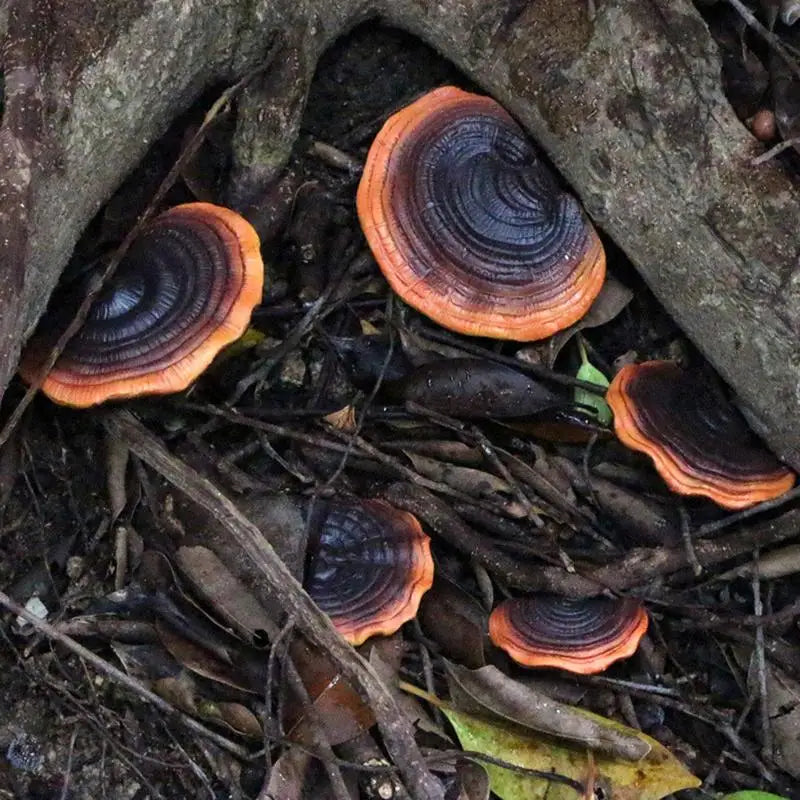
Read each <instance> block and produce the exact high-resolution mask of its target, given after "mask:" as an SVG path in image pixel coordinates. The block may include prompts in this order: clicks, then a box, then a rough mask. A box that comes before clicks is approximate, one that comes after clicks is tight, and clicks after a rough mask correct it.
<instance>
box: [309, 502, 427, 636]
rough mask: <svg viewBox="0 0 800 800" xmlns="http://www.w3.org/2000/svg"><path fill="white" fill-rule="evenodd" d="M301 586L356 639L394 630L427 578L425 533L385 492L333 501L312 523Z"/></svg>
mask: <svg viewBox="0 0 800 800" xmlns="http://www.w3.org/2000/svg"><path fill="white" fill-rule="evenodd" d="M311 527H312V534H311V539H310V542H309V561H308V568H307V570H306V576H305V587H306V591H307V592H308V593H309V595H311V597H312V598H313V599H314V602H315V603H316V604H317V605H318V606H319V607H320V608H321V609H322V610H323V611H324V612H325V613H326V614H327V615H328V616H329V617H330V618H331V621H332V622H333V624H334V626H335V627H336V629H337V630H338V631H339V633H341V634H342V636H344V638H345V639H347V641H348V642H350V643H351V644H354V645H358V644H361V643H362V642H365V641H366V640H367V639H369V638H370V636H375V635H378V634H380V635H384V636H388V635H389V634H392V633H394V632H395V631H396V630H397V629H398V628H400V626H401V625H403V623H405V622H408V621H409V620H411V619H413V618H414V617H415V616H416V614H417V608H418V607H419V602H420V599H421V598H422V595H423V594H425V592H427V591H428V589H430V587H431V584H432V583H433V557H432V556H431V547H430V539H429V538H428V537H427V536H426V535H425V534H424V533H423V531H422V526H421V525H420V524H419V521H418V520H417V518H416V517H414V516H413V515H412V514H409V513H408V512H407V511H401V510H400V509H398V508H395V507H394V506H392V505H390V504H389V503H387V502H386V501H385V500H360V501H351V502H340V503H332V504H330V505H329V506H327V507H326V508H325V509H324V511H323V512H322V514H321V516H320V517H319V518H318V519H316V520H315V521H314V523H313V524H312V526H311Z"/></svg>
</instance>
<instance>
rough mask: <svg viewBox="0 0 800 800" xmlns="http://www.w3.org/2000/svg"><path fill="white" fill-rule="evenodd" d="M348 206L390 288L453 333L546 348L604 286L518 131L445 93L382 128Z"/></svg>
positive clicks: (492, 112)
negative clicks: (548, 339) (541, 341)
mask: <svg viewBox="0 0 800 800" xmlns="http://www.w3.org/2000/svg"><path fill="white" fill-rule="evenodd" d="M356 205H357V209H358V216H359V220H360V222H361V227H362V229H363V231H364V234H365V236H366V238H367V242H368V243H369V246H370V248H371V250H372V253H373V255H374V256H375V259H376V261H377V262H378V265H379V266H380V268H381V270H382V272H383V274H384V275H385V277H386V279H387V281H388V282H389V284H390V286H391V288H392V289H393V290H394V291H395V292H396V293H397V295H398V296H400V297H401V298H402V299H403V300H404V301H405V302H406V303H408V304H409V305H411V306H413V307H414V308H416V309H417V310H418V311H420V312H421V313H423V314H425V315H426V316H428V317H430V318H431V319H432V320H434V321H435V322H437V323H439V324H440V325H442V326H443V327H445V328H449V329H450V330H453V331H456V332H459V333H464V334H468V335H472V336H486V337H491V338H497V339H512V340H516V341H531V340H535V339H543V338H546V337H547V336H550V335H552V334H553V333H556V332H557V331H559V330H562V329H564V328H566V327H568V326H570V325H572V324H573V323H574V322H576V321H577V320H579V319H580V318H581V317H582V316H583V315H584V314H585V313H586V312H587V311H588V309H589V307H590V306H591V304H592V302H593V301H594V299H595V297H596V296H597V294H598V293H599V291H600V288H601V286H602V284H603V280H604V278H605V271H606V262H605V253H604V250H603V246H602V243H601V242H600V239H599V237H598V235H597V232H596V231H595V230H594V228H593V227H592V225H591V223H590V222H589V221H588V220H587V218H586V216H585V214H584V213H583V211H582V209H581V207H580V205H579V204H578V202H577V200H576V199H575V198H574V197H573V196H571V195H570V194H568V193H567V192H565V191H564V190H563V189H561V187H560V186H559V185H558V183H557V182H556V180H555V178H554V177H553V176H552V174H551V173H550V171H549V169H548V168H547V166H546V165H545V164H544V163H543V162H542V161H541V159H540V158H539V157H538V155H537V154H536V152H535V150H534V149H533V147H532V146H531V144H530V142H529V141H528V139H527V138H526V136H525V133H524V131H523V130H522V129H521V128H520V127H519V125H517V123H516V122H515V121H514V120H513V119H512V117H511V116H510V115H509V114H508V113H507V112H506V111H505V110H504V109H503V108H502V107H501V106H500V105H499V104H498V103H497V102H495V101H494V100H493V99H491V98H489V97H484V96H481V95H476V94H470V93H469V92H464V91H462V90H461V89H457V88H455V87H453V86H445V87H442V88H439V89H436V90H434V91H432V92H430V93H428V94H426V95H424V96H423V97H421V98H419V99H418V100H416V101H415V102H413V103H411V104H410V105H409V106H407V107H405V108H403V109H401V110H400V111H398V112H397V113H396V114H394V115H393V116H391V117H390V118H389V119H388V120H387V121H386V123H385V124H384V126H383V128H382V129H381V131H380V132H379V133H378V136H377V137H376V139H375V141H374V142H373V144H372V146H371V148H370V150H369V153H368V156H367V160H366V165H365V167H364V172H363V175H362V178H361V182H360V184H359V187H358V194H357V203H356Z"/></svg>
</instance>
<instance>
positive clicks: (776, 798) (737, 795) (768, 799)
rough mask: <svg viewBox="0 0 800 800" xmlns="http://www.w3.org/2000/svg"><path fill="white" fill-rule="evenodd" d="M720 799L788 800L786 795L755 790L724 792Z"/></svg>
mask: <svg viewBox="0 0 800 800" xmlns="http://www.w3.org/2000/svg"><path fill="white" fill-rule="evenodd" d="M722 800H789V798H788V797H781V796H780V795H778V794H770V793H769V792H756V791H751V790H747V791H743V792H734V793H733V794H726V795H725V797H723V798H722Z"/></svg>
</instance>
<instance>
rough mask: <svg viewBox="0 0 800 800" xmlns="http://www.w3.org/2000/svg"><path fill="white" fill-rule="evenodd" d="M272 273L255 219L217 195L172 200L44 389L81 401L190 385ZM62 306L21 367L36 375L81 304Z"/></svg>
mask: <svg viewBox="0 0 800 800" xmlns="http://www.w3.org/2000/svg"><path fill="white" fill-rule="evenodd" d="M263 282H264V264H263V261H262V260H261V253H260V242H259V239H258V235H257V234H256V232H255V230H254V229H253V227H252V226H251V225H250V223H249V222H247V220H245V219H244V218H243V217H241V216H239V214H237V213H235V212H234V211H231V210H229V209H227V208H223V207H221V206H215V205H212V204H210V203H187V204H185V205H180V206H176V207H174V208H171V209H169V210H168V211H165V212H164V213H163V214H160V215H159V216H158V217H156V219H154V220H153V222H152V223H150V224H149V225H148V226H147V227H146V228H145V230H144V231H143V232H142V234H141V235H140V236H139V237H137V238H136V240H135V241H134V242H133V244H132V245H131V247H130V249H129V250H128V252H127V253H126V254H125V257H124V258H123V259H122V261H121V262H120V263H119V265H118V266H117V269H116V271H115V273H114V275H113V277H112V278H111V280H110V281H109V282H108V284H107V285H106V286H105V287H104V288H103V290H102V291H101V292H100V294H99V295H98V297H97V298H96V299H95V301H94V302H93V304H92V307H91V309H90V311H89V315H88V317H87V319H86V321H85V322H84V324H83V326H82V327H81V328H80V330H79V331H78V332H77V334H76V335H75V336H74V337H73V338H72V339H70V341H69V343H68V344H67V346H66V348H65V349H64V352H63V353H62V354H61V356H60V357H59V359H58V361H57V362H56V364H55V366H54V367H53V369H52V370H51V371H50V373H49V375H48V376H47V377H46V379H45V381H44V383H43V384H42V390H43V391H44V393H45V394H46V395H47V396H48V397H50V398H51V399H52V400H54V401H55V402H57V403H62V404H64V405H69V406H75V407H80V408H85V407H87V406H91V405H95V404H97V403H103V402H105V401H106V400H117V399H122V398H128V397H135V396H138V395H144V394H169V393H171V392H178V391H181V390H182V389H185V388H186V387H187V386H189V384H191V383H192V381H194V380H195V379H196V378H197V377H198V376H199V375H200V373H202V372H203V370H204V369H205V368H206V367H207V366H208V365H209V364H210V363H211V361H212V360H213V359H214V356H216V354H217V353H218V352H219V351H220V350H221V349H222V348H223V347H224V346H225V345H227V344H230V343H231V342H233V341H235V340H236V339H238V338H239V337H240V336H241V335H242V333H244V331H245V329H246V328H247V325H248V323H249V321H250V314H251V312H252V310H253V308H254V307H255V306H256V305H258V303H260V302H261V293H262V288H263ZM79 302H80V300H78V303H79ZM61 308H62V309H63V310H62V311H61V312H60V313H59V312H56V315H55V316H56V319H55V321H53V320H52V318H50V319H48V318H47V317H46V318H45V325H46V326H47V328H48V330H47V331H46V332H41V333H38V332H37V335H36V336H35V337H34V339H33V340H32V341H31V343H29V346H28V347H27V348H26V351H25V353H24V355H23V359H22V363H21V364H20V373H21V374H22V377H23V378H24V379H25V380H27V381H29V382H30V381H33V380H34V379H35V377H36V375H37V374H38V372H39V370H40V369H41V365H42V364H43V363H44V361H45V360H46V358H47V355H48V353H49V351H50V349H51V347H52V345H53V344H54V342H55V340H56V339H57V338H58V336H59V335H60V334H61V332H62V331H63V330H65V329H66V325H67V324H68V322H69V319H70V316H68V315H71V314H74V311H75V308H76V306H74V305H72V304H64V305H63V306H62V307H61ZM59 317H61V319H59ZM51 323H52V324H51ZM59 323H61V324H59ZM40 331H42V326H41V325H40Z"/></svg>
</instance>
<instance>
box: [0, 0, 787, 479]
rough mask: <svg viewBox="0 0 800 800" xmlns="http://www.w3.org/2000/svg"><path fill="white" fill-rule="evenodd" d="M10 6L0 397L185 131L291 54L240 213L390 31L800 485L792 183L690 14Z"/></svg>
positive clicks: (351, 3) (465, 2)
mask: <svg viewBox="0 0 800 800" xmlns="http://www.w3.org/2000/svg"><path fill="white" fill-rule="evenodd" d="M8 5H9V9H10V14H9V18H8V31H7V34H6V39H7V41H6V46H5V48H4V50H3V64H2V68H3V72H4V76H5V94H6V106H5V110H4V116H3V121H2V126H1V127H0V266H1V267H2V270H3V281H2V283H1V284H0V337H2V342H1V343H0V346H1V347H2V352H3V354H4V358H3V361H2V363H0V387H3V386H5V385H6V383H7V381H8V379H9V377H10V375H11V374H12V372H13V369H14V365H15V362H16V357H17V354H18V351H19V346H20V344H21V343H22V341H23V340H24V337H25V336H26V335H27V333H28V332H29V331H30V329H31V327H32V325H33V324H34V323H35V321H36V320H37V318H38V316H39V314H40V313H41V312H42V310H43V308H44V306H45V304H46V302H47V298H48V295H49V292H50V291H51V289H52V287H53V286H54V284H55V282H56V280H57V278H58V275H59V272H60V270H61V268H62V267H63V265H64V263H65V262H66V260H67V258H68V257H69V254H70V251H71V249H72V247H73V246H74V243H75V241H76V240H77V237H78V235H79V234H80V232H81V230H82V228H83V227H84V226H85V225H86V223H87V221H88V220H89V219H90V218H91V216H92V215H93V214H94V213H95V212H96V211H97V209H98V208H99V207H100V205H101V204H102V203H103V202H104V200H105V199H106V198H107V197H108V196H109V194H110V193H111V192H112V191H113V189H114V188H115V187H116V186H117V185H118V184H119V183H120V181H121V180H122V179H123V178H124V176H125V175H126V174H127V173H128V172H129V170H130V169H131V168H132V167H133V166H134V165H135V164H136V163H137V161H138V160H139V159H140V158H141V157H142V155H143V154H144V152H145V151H146V149H147V147H148V146H149V144H150V143H151V142H153V141H154V139H156V138H157V137H158V136H159V135H160V134H161V133H162V132H163V131H164V130H165V129H166V127H167V125H168V124H169V122H170V120H172V119H173V118H174V117H175V115H176V114H177V113H178V112H179V111H181V110H182V109H185V108H186V107H187V106H188V105H189V104H190V103H191V102H192V100H193V99H194V98H195V97H196V96H197V94H198V93H199V92H200V91H201V90H202V89H203V88H204V87H205V86H208V85H209V84H211V83H213V82H215V81H220V80H222V81H233V80H234V79H236V78H237V77H238V76H240V75H242V74H243V73H244V72H245V71H246V70H248V69H250V68H252V67H254V66H255V65H256V64H257V63H258V62H259V60H260V59H261V58H263V56H264V53H265V48H266V45H267V42H268V41H269V39H270V36H271V34H273V33H274V32H285V36H286V41H287V43H288V46H289V47H290V48H292V50H291V52H293V53H294V57H295V60H294V61H292V62H291V63H289V62H288V61H287V62H286V65H285V68H284V75H285V78H284V80H285V82H286V85H285V86H284V87H283V88H284V91H283V92H282V93H281V95H279V97H282V98H286V105H284V106H281V104H280V103H276V102H274V101H273V103H272V104H271V105H270V106H269V108H268V109H267V114H266V116H265V119H267V121H268V122H269V124H271V125H272V126H273V127H274V129H275V136H276V139H275V141H276V144H275V146H273V147H269V148H267V149H266V150H263V151H261V152H259V148H257V147H255V146H254V143H253V141H252V139H248V134H247V131H246V129H244V128H243V129H242V133H241V141H240V147H239V151H238V153H237V156H238V161H237V164H236V168H237V176H238V181H239V184H240V186H243V187H244V190H243V191H245V193H246V192H247V191H250V190H251V189H252V184H253V182H255V183H258V181H259V180H260V178H259V176H261V177H263V176H268V175H271V174H273V173H274V170H275V168H276V165H277V164H279V163H280V161H281V158H282V153H285V152H286V149H287V148H286V142H287V141H289V140H290V139H291V136H292V135H293V127H292V126H293V125H294V124H295V122H296V119H297V110H298V108H301V107H302V102H303V97H304V92H305V87H306V85H307V82H308V80H309V76H310V73H311V71H312V70H313V67H314V65H315V64H316V62H317V59H318V58H319V56H320V54H321V53H322V51H323V50H324V49H325V47H327V46H328V45H329V44H330V42H332V41H333V39H334V38H336V37H337V36H338V35H340V34H341V33H342V32H344V31H346V30H347V29H349V28H350V27H352V26H353V25H354V24H356V23H357V22H359V21H361V20H363V19H366V18H368V17H369V16H372V15H377V16H381V17H382V18H384V19H385V20H386V21H387V22H389V23H391V24H394V25H397V26H399V27H401V28H404V29H406V30H408V31H410V32H412V33H415V34H417V35H418V36H420V37H421V38H423V39H424V40H426V41H427V42H428V43H430V44H431V45H432V46H433V47H434V48H436V49H437V50H439V51H440V52H441V53H442V54H444V55H445V56H446V57H448V58H450V59H451V60H452V61H453V62H454V63H455V64H456V65H457V66H458V67H460V68H461V69H462V70H463V71H464V72H465V73H466V74H467V75H468V76H469V77H470V78H472V79H473V80H474V81H475V82H476V83H478V84H479V85H480V86H482V87H483V88H484V89H485V90H486V91H487V92H489V93H491V94H492V95H493V96H495V97H496V98H497V99H498V100H499V101H500V102H501V103H502V104H503V105H505V106H506V107H507V108H508V109H509V110H510V111H511V112H512V113H513V114H515V116H516V117H517V118H518V119H519V120H520V122H521V123H522V124H523V125H524V126H525V127H527V128H528V130H529V131H530V132H531V133H532V135H533V136H534V137H535V138H536V140H537V141H538V142H539V143H540V144H541V145H542V146H543V147H544V149H545V150H546V151H547V152H548V154H549V155H550V157H551V158H552V159H553V161H554V162H555V164H556V165H557V166H558V168H559V169H560V170H561V172H562V173H563V175H564V176H565V177H566V178H567V180H568V181H569V182H570V183H571V184H572V186H573V187H574V189H575V190H576V192H577V193H578V194H579V195H580V196H581V198H582V200H583V202H584V203H585V205H586V207H587V209H588V211H589V213H590V214H591V215H592V217H593V218H594V220H595V221H596V223H597V224H598V225H599V226H600V227H601V228H603V229H604V230H605V231H606V232H607V233H608V234H609V235H610V236H612V237H613V238H614V240H615V241H616V242H617V243H618V244H619V245H620V246H621V247H622V249H623V250H624V251H625V252H626V253H627V255H628V256H629V257H630V258H631V260H632V261H633V263H634V264H635V265H636V266H637V268H638V269H639V270H640V271H641V273H642V275H643V276H644V277H645V279H646V280H647V282H648V283H649V285H650V286H651V287H652V289H653V291H654V292H655V294H656V295H657V296H658V297H659V299H660V300H661V301H662V302H663V303H664V305H665V306H666V308H667V309H668V310H669V311H670V313H671V314H672V315H673V316H674V318H675V319H676V321H677V322H678V323H679V324H680V325H681V326H682V327H683V328H684V329H685V331H686V332H687V334H688V335H689V336H690V337H691V338H692V339H693V340H694V341H695V343H696V344H697V345H698V347H700V349H701V350H702V351H703V352H704V353H705V355H706V356H707V357H708V358H709V359H710V360H711V362H712V363H713V364H714V365H715V366H716V367H717V369H718V370H719V371H720V373H721V374H722V375H723V377H724V378H725V379H726V380H727V381H728V382H729V383H730V384H731V386H732V387H733V388H734V389H735V390H736V392H737V393H738V395H739V397H740V399H741V401H742V403H743V405H744V406H745V407H746V408H747V409H748V410H749V412H750V415H751V418H752V420H753V422H754V424H755V425H756V427H757V428H758V430H759V432H761V433H762V434H763V435H764V436H765V437H766V438H767V440H768V441H769V442H770V443H771V444H772V446H773V447H774V448H775V450H776V451H777V452H778V453H780V454H781V455H782V456H783V457H784V458H786V459H787V460H788V461H789V462H790V463H792V464H793V465H794V466H795V467H800V428H798V426H796V425H795V424H794V420H795V419H797V418H798V416H800V415H799V414H798V412H800V348H798V347H797V345H796V341H797V337H798V332H800V277H799V276H800V271H798V269H797V266H798V259H799V258H800V238H799V237H798V236H797V233H796V227H797V220H798V219H800V198H798V194H797V192H796V190H795V188H794V187H793V186H792V185H791V183H790V181H789V180H788V179H787V178H786V177H785V176H784V175H783V174H782V173H781V171H780V169H779V167H778V166H776V165H773V164H767V165H763V166H760V167H753V166H751V164H750V159H751V158H752V156H753V155H755V154H756V153H757V152H758V150H759V147H760V146H759V145H757V143H756V142H755V141H754V140H753V139H752V137H751V136H750V135H749V134H748V133H747V131H746V130H745V129H744V127H743V126H742V125H741V123H740V122H739V121H738V120H737V119H736V117H735V115H734V114H733V112H732V110H731V108H730V106H729V105H728V103H727V101H726V100H725V98H724V96H723V95H722V92H721V88H720V63H719V58H718V56H717V52H716V48H715V46H714V45H713V42H712V40H711V38H710V36H709V34H708V31H707V30H706V27H705V25H704V23H703V21H702V19H701V18H700V17H699V16H698V14H697V13H696V11H695V10H694V8H693V7H692V6H691V4H690V3H689V2H687V1H686V0H644V1H642V0H607V2H603V3H598V11H597V15H596V17H595V19H594V20H590V19H589V18H588V16H587V4H586V2H585V0H539V1H538V2H523V1H522V0H503V2H498V3H485V2H484V1H483V0H449V1H448V2H434V1H433V0H382V2H381V0H376V2H372V3H370V2H365V1H364V0H331V1H330V2H325V3H321V2H313V1H312V0H227V2H218V3H204V2H199V0H187V1H186V2H182V3H180V4H178V3H169V2H165V1H164V0H149V1H148V0H114V1H113V2H107V3H103V4H100V3H97V4H93V5H92V7H87V6H89V5H90V4H83V3H81V4H75V3H71V2H69V0H39V2H38V3H36V4H31V3H30V2H28V0H11V2H10V3H9V4H8ZM33 5H35V6H36V8H35V9H31V8H30V7H31V6H33ZM76 7H77V8H76ZM290 67H291V68H290ZM252 95H253V97H254V98H256V99H257V96H258V93H257V90H256V89H254V90H253V93H252ZM254 113H257V112H254ZM281 135H283V140H282V141H281Z"/></svg>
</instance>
